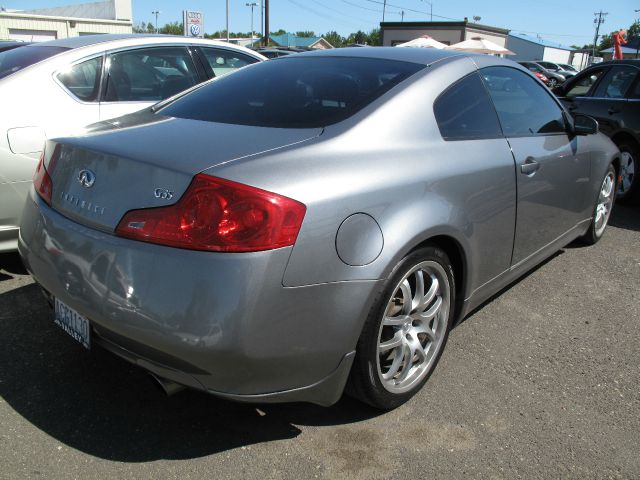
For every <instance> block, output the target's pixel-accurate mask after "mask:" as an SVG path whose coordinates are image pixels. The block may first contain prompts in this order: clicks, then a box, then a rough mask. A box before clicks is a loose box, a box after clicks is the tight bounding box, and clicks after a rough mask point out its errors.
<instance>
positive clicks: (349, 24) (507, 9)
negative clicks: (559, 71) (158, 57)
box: [0, 0, 640, 45]
mask: <svg viewBox="0 0 640 480" xmlns="http://www.w3.org/2000/svg"><path fill="white" fill-rule="evenodd" d="M87 1H90V0H0V5H1V6H4V7H5V8H8V9H31V8H44V7H51V6H59V5H68V4H72V3H86V2H87ZM252 1H254V2H256V3H258V4H260V0H229V3H230V14H229V29H230V30H231V31H247V32H248V31H250V29H251V9H250V8H249V7H247V6H246V5H245V4H246V3H250V2H252ZM382 1H383V0H270V9H271V30H277V29H279V28H284V29H285V30H288V31H292V32H295V31H300V30H313V31H315V32H316V33H317V34H322V33H325V32H327V31H329V30H336V31H337V32H338V33H340V34H342V35H347V34H349V33H350V32H355V31H357V30H364V31H369V30H371V29H372V28H376V27H377V26H379V23H380V21H381V19H382ZM431 3H432V4H433V15H434V18H433V19H434V20H450V19H456V20H461V19H462V18H464V17H465V16H466V17H469V19H471V18H472V17H473V16H480V17H481V20H480V22H479V23H482V24H485V25H492V26H495V27H502V28H508V29H510V30H513V31H514V32H516V33H527V34H530V35H534V36H535V35H536V34H539V35H540V36H541V37H542V38H545V39H547V40H551V41H554V42H558V43H562V44H565V45H571V44H580V45H582V44H584V43H590V42H591V41H592V40H593V35H594V32H595V31H594V24H593V18H594V15H593V14H594V12H597V11H599V10H600V9H602V10H603V11H605V12H608V13H609V15H608V16H607V17H606V21H605V23H604V24H603V25H602V27H601V32H602V31H603V32H604V33H608V32H611V31H613V30H616V29H619V28H626V27H628V26H629V25H631V23H632V22H633V20H634V19H636V18H640V12H638V13H636V12H634V10H636V9H640V0H613V1H609V2H603V1H601V0H600V1H596V0H526V1H523V0H511V1H507V0H485V1H480V0H433V1H432V2H431ZM187 8H188V9H191V10H199V11H202V12H203V13H204V23H205V31H207V32H214V31H216V30H223V29H224V28H225V15H226V13H225V12H226V0H208V1H205V0H189V1H187V2H181V1H171V0H133V20H134V23H136V24H137V23H139V22H142V21H144V22H153V21H154V16H153V15H152V14H151V12H152V11H154V10H160V11H161V12H162V13H161V14H160V16H159V18H158V23H159V24H160V25H164V24H165V23H168V22H171V21H176V20H180V19H181V18H182V10H183V9H187ZM430 9H431V7H430V5H429V2H427V1H426V0H387V9H386V17H385V19H386V20H387V21H400V19H401V14H400V12H401V11H404V12H405V13H404V20H405V21H423V20H429V12H430ZM442 17H445V18H442ZM254 23H255V30H256V31H260V8H255V10H254Z"/></svg>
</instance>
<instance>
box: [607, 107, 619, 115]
mask: <svg viewBox="0 0 640 480" xmlns="http://www.w3.org/2000/svg"><path fill="white" fill-rule="evenodd" d="M607 111H608V112H609V115H613V114H614V113H620V109H619V108H613V107H612V108H610V109H609V110H607Z"/></svg>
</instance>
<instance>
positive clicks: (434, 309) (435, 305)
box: [414, 297, 442, 322]
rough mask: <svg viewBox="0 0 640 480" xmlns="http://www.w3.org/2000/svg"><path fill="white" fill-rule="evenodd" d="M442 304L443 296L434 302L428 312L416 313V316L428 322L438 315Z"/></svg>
mask: <svg viewBox="0 0 640 480" xmlns="http://www.w3.org/2000/svg"><path fill="white" fill-rule="evenodd" d="M441 306H442V297H438V299H437V300H436V301H435V302H434V303H433V305H432V306H431V308H430V309H429V310H427V311H426V312H423V313H419V314H416V315H414V318H417V319H418V320H420V321H422V322H428V321H429V320H431V319H432V318H433V317H435V316H436V315H437V313H438V312H439V311H440V307H441Z"/></svg>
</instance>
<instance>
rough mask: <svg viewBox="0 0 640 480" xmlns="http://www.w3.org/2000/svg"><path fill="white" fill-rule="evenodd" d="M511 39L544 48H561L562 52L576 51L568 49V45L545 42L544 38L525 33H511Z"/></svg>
mask: <svg viewBox="0 0 640 480" xmlns="http://www.w3.org/2000/svg"><path fill="white" fill-rule="evenodd" d="M509 36H510V37H515V38H518V39H520V40H526V41H527V42H531V43H535V44H537V45H542V46H543V47H550V48H559V49H560V50H571V51H573V50H575V49H574V48H571V47H567V46H566V45H562V44H560V43H556V42H550V41H548V40H545V39H544V38H540V37H533V36H531V35H527V34H525V33H513V32H511V33H509Z"/></svg>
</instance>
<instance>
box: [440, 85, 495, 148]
mask: <svg viewBox="0 0 640 480" xmlns="http://www.w3.org/2000/svg"><path fill="white" fill-rule="evenodd" d="M433 112H434V114H435V116H436V121H437V122H438V128H439V129H440V134H441V135H442V138H444V139H445V140H469V139H474V138H496V137H500V136H502V131H501V130H500V124H499V123H498V117H497V116H496V111H495V109H494V108H493V105H492V104H491V100H490V99H489V96H488V95H487V90H486V88H485V87H484V85H483V84H482V80H480V77H479V76H478V74H476V73H473V74H471V75H468V76H466V77H465V78H463V79H462V80H459V81H458V82H456V83H454V84H453V85H452V86H451V87H449V88H448V89H447V90H446V91H445V92H444V93H442V94H441V95H440V96H439V97H438V99H437V100H436V101H435V103H434V104H433Z"/></svg>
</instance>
